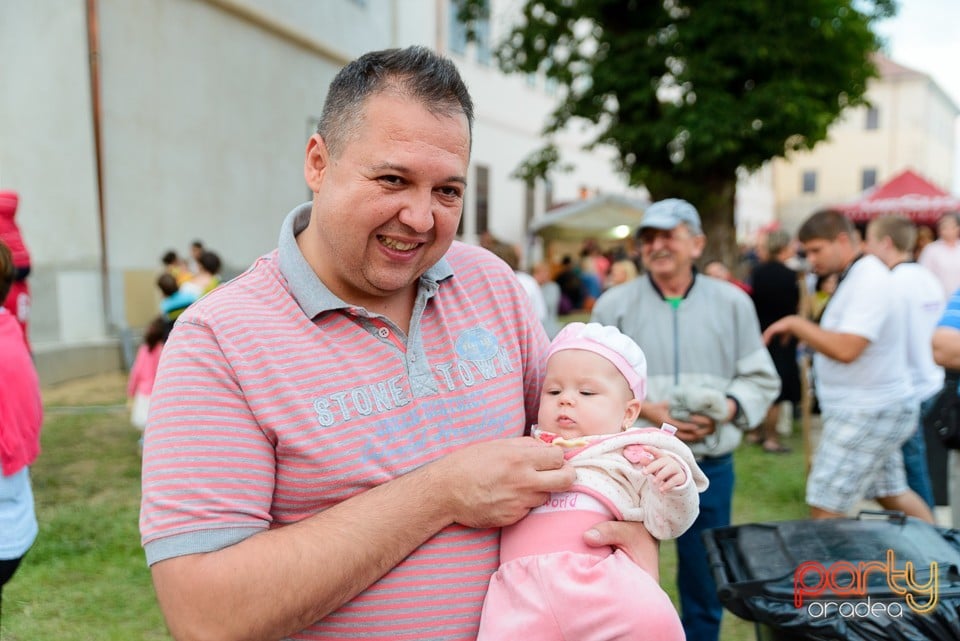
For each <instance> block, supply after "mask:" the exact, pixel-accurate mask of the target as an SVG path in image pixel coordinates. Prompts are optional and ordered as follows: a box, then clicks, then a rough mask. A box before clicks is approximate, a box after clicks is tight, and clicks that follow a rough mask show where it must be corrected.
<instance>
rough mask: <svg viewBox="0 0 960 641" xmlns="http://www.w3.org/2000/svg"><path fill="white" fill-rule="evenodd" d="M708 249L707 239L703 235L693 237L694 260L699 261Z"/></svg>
mask: <svg viewBox="0 0 960 641" xmlns="http://www.w3.org/2000/svg"><path fill="white" fill-rule="evenodd" d="M706 247H707V237H706V236H704V235H703V234H700V235H698V236H694V237H693V252H692V257H693V259H694V260H697V259H698V258H700V257H701V256H702V255H703V250H704V249H706Z"/></svg>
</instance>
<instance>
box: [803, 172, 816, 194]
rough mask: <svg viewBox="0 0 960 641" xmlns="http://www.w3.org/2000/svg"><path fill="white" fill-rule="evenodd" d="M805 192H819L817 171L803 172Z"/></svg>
mask: <svg viewBox="0 0 960 641" xmlns="http://www.w3.org/2000/svg"><path fill="white" fill-rule="evenodd" d="M803 193H805V194H815V193H817V172H815V171H805V172H803Z"/></svg>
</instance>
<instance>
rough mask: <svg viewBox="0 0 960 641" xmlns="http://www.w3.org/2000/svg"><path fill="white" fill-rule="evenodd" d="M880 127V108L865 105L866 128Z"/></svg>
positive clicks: (869, 129) (870, 129)
mask: <svg viewBox="0 0 960 641" xmlns="http://www.w3.org/2000/svg"><path fill="white" fill-rule="evenodd" d="M879 128H880V110H879V109H877V108H876V107H867V130H868V131H872V130H874V129H879Z"/></svg>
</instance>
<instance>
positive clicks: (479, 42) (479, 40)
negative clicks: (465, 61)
mask: <svg viewBox="0 0 960 641" xmlns="http://www.w3.org/2000/svg"><path fill="white" fill-rule="evenodd" d="M459 4H460V3H459V2H458V1H457V0H448V2H447V15H448V16H449V17H448V21H449V25H450V34H449V43H448V45H449V47H450V51H452V52H453V53H457V54H460V55H464V54H465V53H466V52H467V27H466V25H464V24H463V23H462V22H460V19H459V18H458V13H459V12H460V7H459ZM473 38H474V39H473V43H474V46H475V47H476V52H477V62H478V63H480V64H482V65H486V66H490V64H491V62H492V61H493V51H492V49H491V48H490V7H489V4H488V3H487V2H484V4H483V7H481V9H480V13H479V17H478V18H477V21H476V23H474V25H473Z"/></svg>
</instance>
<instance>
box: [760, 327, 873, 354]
mask: <svg viewBox="0 0 960 641" xmlns="http://www.w3.org/2000/svg"><path fill="white" fill-rule="evenodd" d="M779 334H793V335H794V336H796V337H797V339H799V340H800V341H803V342H804V343H806V344H807V345H809V346H810V347H811V348H812V349H813V350H815V351H816V352H819V353H820V354H823V355H824V356H827V357H828V358H832V359H833V360H835V361H840V362H841V363H852V362H853V361H855V360H857V359H858V358H859V357H860V355H861V354H863V350H865V349H866V348H867V346H868V345H869V344H870V341H869V340H867V339H866V338H864V337H863V336H859V335H857V334H848V333H845V332H832V331H830V330H826V329H823V328H822V327H821V326H820V325H817V324H816V323H814V322H813V321H810V320H807V319H806V318H802V317H800V316H785V317H783V318H781V319H780V320H778V321H776V322H775V323H773V324H772V325H770V326H769V327H767V329H766V330H765V331H764V332H763V340H764V342H765V343H766V344H768V345H769V344H770V341H774V340H777V336H778V335H779Z"/></svg>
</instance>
